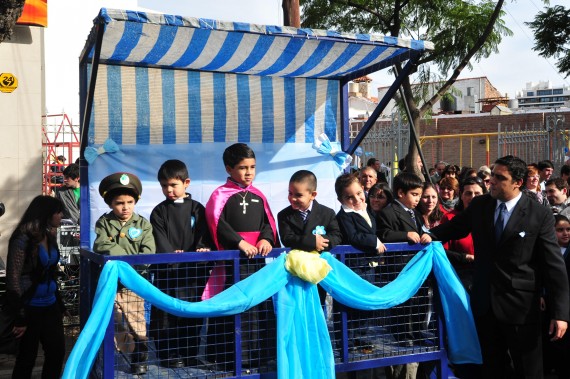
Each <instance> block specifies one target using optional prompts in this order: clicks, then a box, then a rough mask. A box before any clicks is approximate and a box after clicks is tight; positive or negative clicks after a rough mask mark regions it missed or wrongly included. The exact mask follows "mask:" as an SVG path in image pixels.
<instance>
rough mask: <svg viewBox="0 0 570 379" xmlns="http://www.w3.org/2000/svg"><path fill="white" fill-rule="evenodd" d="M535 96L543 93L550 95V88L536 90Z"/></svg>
mask: <svg viewBox="0 0 570 379" xmlns="http://www.w3.org/2000/svg"><path fill="white" fill-rule="evenodd" d="M536 95H537V96H545V95H552V90H551V89H539V90H538V91H536Z"/></svg>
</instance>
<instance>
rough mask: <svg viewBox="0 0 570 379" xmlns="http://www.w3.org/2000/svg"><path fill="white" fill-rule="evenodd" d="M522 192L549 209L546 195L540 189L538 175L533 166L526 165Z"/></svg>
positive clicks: (536, 169)
mask: <svg viewBox="0 0 570 379" xmlns="http://www.w3.org/2000/svg"><path fill="white" fill-rule="evenodd" d="M522 192H524V193H525V194H527V195H528V196H530V197H531V198H532V199H535V200H536V201H538V202H539V203H540V204H542V205H544V206H545V207H549V206H550V205H549V204H548V199H547V198H546V195H545V194H544V193H543V192H542V191H541V189H540V174H539V171H538V168H537V167H535V166H534V165H528V166H527V167H526V172H525V174H524V178H523V188H522Z"/></svg>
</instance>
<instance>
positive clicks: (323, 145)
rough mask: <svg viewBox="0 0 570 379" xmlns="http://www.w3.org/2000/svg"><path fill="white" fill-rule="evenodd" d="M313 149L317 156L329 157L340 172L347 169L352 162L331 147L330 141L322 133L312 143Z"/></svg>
mask: <svg viewBox="0 0 570 379" xmlns="http://www.w3.org/2000/svg"><path fill="white" fill-rule="evenodd" d="M313 149H315V150H316V151H317V152H318V153H319V154H323V155H331V156H332V157H333V160H334V161H335V163H336V164H337V165H338V166H339V167H340V169H341V170H344V169H345V168H347V167H348V166H349V165H350V163H351V162H352V157H351V156H350V155H349V154H347V153H345V152H343V151H340V150H339V149H337V148H336V147H335V146H333V145H332V143H331V140H330V139H329V137H328V136H327V135H326V134H325V133H322V134H321V135H320V136H319V137H318V138H317V140H316V141H315V142H314V143H313Z"/></svg>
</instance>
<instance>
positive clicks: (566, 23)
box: [526, 5, 570, 77]
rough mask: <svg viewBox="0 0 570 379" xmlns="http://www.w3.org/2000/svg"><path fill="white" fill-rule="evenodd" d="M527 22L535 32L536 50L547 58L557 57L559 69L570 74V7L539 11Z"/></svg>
mask: <svg viewBox="0 0 570 379" xmlns="http://www.w3.org/2000/svg"><path fill="white" fill-rule="evenodd" d="M526 24H527V25H528V26H529V27H530V28H531V29H532V30H533V32H534V42H535V44H534V47H533V50H534V51H538V53H539V55H540V56H543V57H545V58H556V59H558V63H556V67H558V71H559V72H560V73H561V74H564V75H565V77H568V75H570V9H566V8H564V7H563V6H562V5H556V6H554V7H551V8H546V11H544V12H539V13H538V14H537V15H536V16H535V17H534V21H533V22H526Z"/></svg>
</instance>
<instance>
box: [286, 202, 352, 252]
mask: <svg viewBox="0 0 570 379" xmlns="http://www.w3.org/2000/svg"><path fill="white" fill-rule="evenodd" d="M277 223H278V224H279V235H280V237H281V243H282V244H283V246H285V247H290V248H292V249H299V250H303V251H313V250H315V248H316V237H315V235H314V234H313V230H315V228H316V227H317V226H324V228H325V232H326V234H325V235H323V237H324V238H326V239H328V240H329V248H328V250H331V249H332V248H334V247H335V246H337V245H340V243H341V242H342V234H341V232H340V228H339V226H338V222H337V221H336V218H335V213H334V211H333V210H332V209H330V208H329V207H326V206H324V205H321V204H319V203H318V202H317V201H316V200H313V207H312V209H311V213H309V215H308V216H307V222H306V223H304V222H303V218H302V217H301V213H300V212H299V211H298V210H295V209H293V207H291V206H288V207H287V208H285V209H283V210H282V211H281V212H279V214H277Z"/></svg>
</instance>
